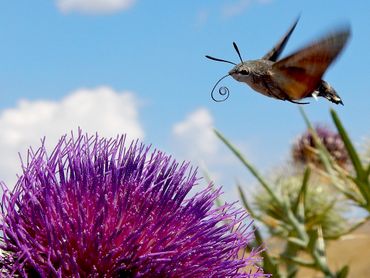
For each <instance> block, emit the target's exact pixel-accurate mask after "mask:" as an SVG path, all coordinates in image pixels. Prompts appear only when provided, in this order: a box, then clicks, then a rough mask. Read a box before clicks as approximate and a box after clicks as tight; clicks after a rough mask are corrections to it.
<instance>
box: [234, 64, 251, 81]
mask: <svg viewBox="0 0 370 278" xmlns="http://www.w3.org/2000/svg"><path fill="white" fill-rule="evenodd" d="M229 75H231V76H232V78H234V79H235V80H237V81H240V82H245V81H246V80H248V79H249V78H250V76H251V68H250V66H249V65H248V63H245V62H244V63H241V64H239V65H236V66H235V67H234V68H233V69H232V70H231V71H229Z"/></svg>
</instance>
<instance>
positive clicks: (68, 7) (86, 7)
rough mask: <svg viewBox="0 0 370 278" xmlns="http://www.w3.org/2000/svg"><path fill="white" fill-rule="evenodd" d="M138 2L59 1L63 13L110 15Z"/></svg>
mask: <svg viewBox="0 0 370 278" xmlns="http://www.w3.org/2000/svg"><path fill="white" fill-rule="evenodd" d="M135 2H136V0H57V6H58V8H59V9H60V10H61V11H62V12H66V13H68V12H80V13H86V14H108V13H114V12H117V11H121V10H126V9H129V8H131V7H132V6H133V5H134V3H135Z"/></svg>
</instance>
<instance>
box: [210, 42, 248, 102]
mask: <svg viewBox="0 0 370 278" xmlns="http://www.w3.org/2000/svg"><path fill="white" fill-rule="evenodd" d="M233 46H234V49H235V51H236V53H238V56H239V59H240V62H241V63H240V64H236V63H234V62H231V61H228V60H224V59H220V58H215V57H212V56H208V55H206V58H208V59H210V60H213V61H217V62H224V63H228V64H232V65H234V66H235V67H234V68H233V69H232V70H231V71H229V73H228V74H227V75H225V76H223V77H221V78H220V79H219V80H218V81H217V82H216V84H215V85H214V87H213V89H212V91H211V97H212V99H213V100H214V101H216V102H220V101H224V100H226V99H227V98H228V97H229V89H228V88H227V87H221V88H219V90H218V93H219V95H221V96H223V98H222V99H220V100H219V99H216V98H215V97H214V95H213V93H214V91H215V89H216V87H217V85H218V84H219V83H220V82H221V81H222V80H223V79H224V78H226V77H228V76H232V77H233V78H234V79H236V80H238V81H244V79H243V78H242V76H243V75H245V76H246V75H248V74H249V69H248V68H247V67H245V66H244V62H243V59H242V56H241V55H240V51H239V48H238V46H237V45H236V43H235V42H233Z"/></svg>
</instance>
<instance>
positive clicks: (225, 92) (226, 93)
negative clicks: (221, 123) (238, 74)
mask: <svg viewBox="0 0 370 278" xmlns="http://www.w3.org/2000/svg"><path fill="white" fill-rule="evenodd" d="M228 76H230V74H226V75H225V76H223V77H221V78H220V79H219V80H218V81H217V82H216V84H215V85H214V86H213V88H212V91H211V98H212V99H213V101H215V102H222V101H225V100H227V99H228V98H229V96H230V90H229V88H228V87H225V86H222V87H220V88H219V89H218V94H219V95H220V96H222V98H221V99H216V98H215V96H214V92H215V89H216V87H217V85H218V84H219V83H220V82H221V81H222V80H223V79H225V78H226V77H228Z"/></svg>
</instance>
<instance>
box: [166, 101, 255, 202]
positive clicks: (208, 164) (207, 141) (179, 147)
mask: <svg viewBox="0 0 370 278" xmlns="http://www.w3.org/2000/svg"><path fill="white" fill-rule="evenodd" d="M213 129H214V119H213V117H212V114H211V113H210V112H209V111H208V110H207V109H206V108H198V109H196V110H195V111H193V112H191V113H189V114H188V115H187V116H186V117H185V119H184V120H182V121H180V122H178V123H175V124H174V125H173V127H172V142H173V145H172V148H173V149H174V150H173V153H174V154H175V157H176V159H177V160H178V161H181V160H187V161H191V163H192V165H194V166H199V167H200V173H199V174H200V176H204V175H203V174H204V173H202V172H203V171H207V174H208V175H209V177H210V178H211V180H213V181H214V182H215V185H216V186H217V187H219V186H222V187H223V191H224V192H225V193H226V194H224V195H223V196H222V200H223V201H229V202H231V201H236V200H238V198H239V196H238V194H237V190H236V179H239V180H245V178H246V177H247V176H246V174H248V173H247V171H246V169H245V168H244V167H243V166H242V164H241V163H240V161H239V160H238V159H237V158H236V157H235V156H234V155H233V154H232V153H231V151H230V150H229V149H228V148H227V147H226V146H225V145H224V144H223V143H222V142H221V140H219V139H218V138H217V136H216V134H215V133H214V131H213ZM226 137H228V136H226ZM229 139H230V138H229ZM231 142H233V143H234V144H235V143H236V142H235V141H234V140H232V139H231ZM236 145H237V147H238V149H239V150H240V151H241V152H242V153H243V154H244V155H247V157H250V156H249V151H247V149H248V148H247V147H246V143H245V142H242V143H241V144H240V142H238V143H237V144H236ZM205 182H206V180H205ZM205 182H204V183H202V184H203V185H204V184H205Z"/></svg>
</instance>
